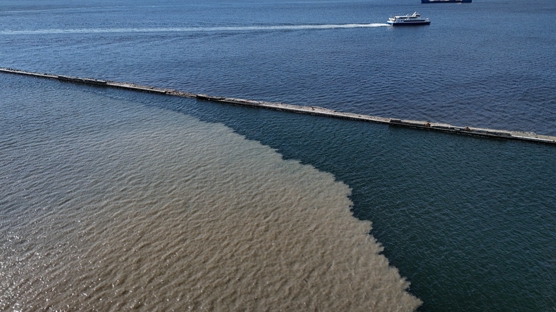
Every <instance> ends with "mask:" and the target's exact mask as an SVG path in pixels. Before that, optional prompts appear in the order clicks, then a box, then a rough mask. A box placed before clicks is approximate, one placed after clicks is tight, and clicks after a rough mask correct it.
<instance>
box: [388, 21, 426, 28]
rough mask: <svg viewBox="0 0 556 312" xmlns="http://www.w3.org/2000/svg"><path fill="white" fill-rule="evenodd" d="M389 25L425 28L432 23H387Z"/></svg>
mask: <svg viewBox="0 0 556 312" xmlns="http://www.w3.org/2000/svg"><path fill="white" fill-rule="evenodd" d="M387 23H388V24H390V25H392V26H396V27H397V26H424V25H429V24H430V23H431V22H428V21H427V22H413V23H411V22H406V23H392V22H387Z"/></svg>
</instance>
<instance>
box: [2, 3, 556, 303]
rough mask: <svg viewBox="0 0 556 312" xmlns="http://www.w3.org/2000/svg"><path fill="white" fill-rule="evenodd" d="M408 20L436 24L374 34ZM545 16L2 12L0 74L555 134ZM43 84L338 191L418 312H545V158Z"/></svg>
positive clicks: (511, 7) (121, 6)
mask: <svg viewBox="0 0 556 312" xmlns="http://www.w3.org/2000/svg"><path fill="white" fill-rule="evenodd" d="M413 11H418V12H419V13H421V14H422V15H423V16H426V17H429V18H430V19H431V21H432V23H431V25H430V26H426V27H416V28H402V29H399V28H393V27H389V26H386V25H384V22H385V21H386V19H387V18H388V16H390V15H395V14H396V15H397V14H406V13H412V12H413ZM555 16H556V2H554V1H553V0H536V1H528V2H518V1H508V0H492V1H487V0H484V1H480V0H475V1H474V2H473V3H472V4H429V5H421V4H420V3H419V1H415V0H411V1H409V0H403V1H386V0H377V1H316V0H309V1H288V2H280V1H270V0H267V1H177V0H175V1H161V2H158V1H119V2H113V1H104V0H103V1H88V2H87V3H82V2H77V1H25V2H21V1H2V3H0V25H1V26H0V66H2V67H14V68H18V69H24V70H29V71H37V72H49V73H56V74H65V75H74V76H85V77H94V78H100V79H108V80H117V81H127V82H135V83H141V84H148V85H154V86H158V87H172V88H177V89H180V90H183V91H189V92H196V93H208V94H212V95H223V96H230V97H241V98H248V99H257V100H270V101H280V102H285V103H289V104H299V105H318V106H323V107H328V108H332V109H336V110H340V111H349V112H357V113H365V114H371V115H378V116H384V117H397V118H407V119H417V120H429V121H438V122H448V123H452V124H456V125H470V126H484V127H490V128H497V129H509V130H523V131H535V132H537V133H542V134H551V135H556V88H555V87H554V86H556V74H555V73H554V71H553V70H552V69H553V68H556V54H555V53H554V47H556V26H554V23H553V20H554V17H555ZM351 24H353V25H352V26H349V27H347V26H346V25H351ZM338 25H340V26H338ZM22 79H27V80H29V81H31V80H32V79H28V78H21V77H12V76H9V75H0V84H1V85H2V87H6V86H7V87H17V85H18V84H19V83H21V82H20V80H22ZM14 81H18V82H14ZM29 83H35V82H29ZM49 83H55V84H59V87H60V90H61V92H63V89H64V88H73V87H75V88H84V89H87V90H89V91H90V92H93V93H102V94H105V95H107V96H113V97H124V98H131V99H133V100H134V101H138V102H141V103H145V104H146V105H155V106H158V107H163V108H167V109H171V110H175V111H179V112H183V113H185V114H190V115H193V116H196V117H198V118H200V119H201V120H204V121H209V122H220V123H224V124H226V125H227V126H229V127H231V128H233V129H234V130H235V131H237V132H238V133H240V134H243V135H245V136H246V137H247V138H249V139H253V140H257V141H260V142H261V143H263V144H266V145H269V146H271V147H272V148H275V149H277V151H278V152H279V153H281V154H282V155H284V157H285V158H291V159H299V160H301V161H302V162H303V163H306V164H311V165H313V166H315V167H316V168H318V169H319V170H323V171H327V172H330V173H332V174H334V175H335V176H336V178H337V179H338V180H341V181H343V182H345V183H346V184H348V185H349V186H350V187H351V188H352V189H353V194H352V200H353V202H354V207H353V213H354V215H355V216H356V217H357V218H360V219H364V220H370V221H372V222H373V230H372V232H371V234H372V235H373V236H374V237H375V238H377V240H378V241H379V242H380V243H381V244H383V245H384V247H385V250H384V254H385V255H386V257H387V258H388V259H389V261H390V263H391V265H392V266H394V267H396V268H398V269H399V270H400V273H401V275H402V276H404V277H406V278H407V279H408V280H409V281H410V282H411V287H410V292H411V293H413V294H415V295H416V296H417V297H419V298H420V299H421V300H423V302H424V304H423V306H422V307H421V310H422V311H553V310H554V309H556V299H555V298H556V244H555V243H554V242H555V241H556V227H555V226H556V195H555V194H556V184H555V183H554V177H556V149H555V148H554V147H552V146H548V145H537V144H529V143H522V142H510V141H504V140H490V139H481V138H474V137H460V136H454V135H446V134H439V133H432V132H421V131H415V130H409V129H403V128H396V127H388V126H384V125H374V124H368V123H362V122H352V121H343V120H335V119H329V118H320V117H314V116H302V115H296V114H287V113H280V112H273V111H265V110H257V109H250V108H241V107H233V106H225V105H219V104H212V103H207V102H197V101H194V100H189V99H179V98H171V97H161V96H154V95H148V94H141V93H132V92H125V91H118V90H105V89H102V88H90V87H83V86H71V85H69V84H64V83H57V82H49ZM0 126H1V125H0Z"/></svg>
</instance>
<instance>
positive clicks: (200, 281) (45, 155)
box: [0, 78, 420, 311]
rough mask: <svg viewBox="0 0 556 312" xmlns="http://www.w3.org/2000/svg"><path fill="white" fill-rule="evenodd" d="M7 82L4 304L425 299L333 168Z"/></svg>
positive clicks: (103, 306) (386, 302) (217, 305)
mask: <svg viewBox="0 0 556 312" xmlns="http://www.w3.org/2000/svg"><path fill="white" fill-rule="evenodd" d="M7 80H8V81H7V84H9V88H3V90H2V91H1V92H2V94H1V95H2V98H3V99H4V100H3V101H2V103H1V104H0V105H1V106H2V111H4V112H6V113H5V114H3V115H2V116H1V117H0V124H1V125H2V128H3V129H4V130H3V132H2V136H1V139H0V150H2V157H1V159H0V169H1V170H0V172H1V174H2V177H1V178H2V181H3V187H2V188H1V189H0V198H2V202H1V207H2V216H3V217H2V219H1V220H2V221H1V222H0V233H1V235H0V248H1V251H2V252H0V257H1V258H0V266H1V268H2V269H1V271H0V272H1V273H0V274H1V276H2V278H1V283H0V309H2V310H4V309H14V310H18V309H25V310H39V309H53V310H78V309H84V310H95V309H98V310H122V309H125V308H139V309H143V310H149V311H151V310H160V311H169V310H171V309H176V310H180V311H183V310H187V309H189V310H200V309H208V310H226V311H228V310H262V309H268V310H279V309H283V310H290V311H298V310H301V309H311V310H331V311H352V310H362V311H363V310H364V311H369V310H375V311H390V310H395V311H401V310H413V309H415V308H416V307H417V306H418V305H419V303H420V301H419V300H418V299H417V298H415V297H413V296H411V295H409V294H408V293H407V292H406V291H405V289H406V288H407V286H408V283H407V282H405V281H404V279H402V278H401V277H400V275H399V274H398V271H397V270H396V269H395V268H392V267H389V265H388V261H387V259H386V258H385V257H384V256H383V255H380V254H379V253H380V252H381V247H380V245H379V244H377V242H376V241H375V240H374V239H373V238H372V237H371V236H369V235H368V233H369V231H370V228H371V225H370V223H369V222H362V221H358V220H357V219H355V218H353V216H352V214H351V212H350V205H351V201H350V200H349V198H348V195H349V194H350V188H349V187H348V186H347V185H345V184H343V183H341V182H338V181H335V179H334V176H332V175H331V174H328V173H325V172H320V171H318V170H316V169H314V168H313V167H311V166H308V165H302V164H300V163H299V162H297V161H291V160H288V161H285V160H283V159H282V157H281V155H280V154H278V153H276V152H275V151H273V150H272V149H270V148H269V147H267V146H263V145H261V144H260V143H258V142H255V141H249V140H246V139H245V138H244V137H242V136H240V135H238V134H236V133H234V132H233V131H232V130H231V129H229V128H227V127H225V126H223V125H221V124H210V123H204V122H201V121H199V120H197V119H195V118H192V117H189V116H186V115H182V114H179V113H174V112H170V111H164V110H161V109H158V108H152V107H145V106H142V105H140V104H137V103H133V102H129V101H126V100H125V99H114V98H107V97H104V96H100V95H94V94H88V93H84V92H81V91H79V90H78V89H77V88H75V87H67V86H66V88H64V87H63V86H62V85H60V84H58V83H56V82H41V83H43V85H39V82H36V81H33V82H32V83H31V85H29V86H23V83H22V81H25V83H29V81H32V80H30V79H22V78H17V79H12V78H10V79H7ZM37 94H40V96H37Z"/></svg>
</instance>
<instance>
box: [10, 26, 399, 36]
mask: <svg viewBox="0 0 556 312" xmlns="http://www.w3.org/2000/svg"><path fill="white" fill-rule="evenodd" d="M384 26H389V25H388V24H385V23H370V24H327V25H271V26H240V27H233V26H223V27H167V28H164V27H162V28H83V29H33V30H3V31H0V35H49V34H104V33H153V32H154V33H162V32H164V33H167V32H177V33H180V32H219V31H232V32H236V31H237V32H239V31H264V30H319V29H353V28H374V27H384Z"/></svg>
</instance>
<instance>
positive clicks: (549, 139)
mask: <svg viewBox="0 0 556 312" xmlns="http://www.w3.org/2000/svg"><path fill="white" fill-rule="evenodd" d="M0 72H2V73H7V74H16V75H25V76H32V77H38V78H48V79H56V80H59V81H65V82H72V83H80V84H86V85H94V86H103V87H110V88H120V89H126V90H132V91H141V92H150V93H158V94H164V95H171V96H178V97H186V98H195V99H198V100H203V101H210V102H218V103H224V104H233V105H241V106H250V107H258V108H265V109H272V110H278V111H285V112H292V113H299V114H309V115H316V116H325V117H333V118H341V119H350V120H357V121H367V122H374V123H380V124H387V125H392V126H401V127H407V128H415V129H424V130H433V131H438V132H445V133H453V134H462V135H472V136H480V137H490V138H500V139H508V140H519V141H529V142H536V143H544V144H553V145H556V137H555V136H548V135H540V134H536V133H534V132H520V131H508V130H496V129H488V128H477V127H460V126H454V125H450V124H445V123H437V122H428V121H417V120H405V119H403V120H402V119H394V118H385V117H378V116H369V115H363V114H355V113H345V112H338V111H335V110H331V109H327V108H323V107H318V106H300V105H291V104H284V103H279V102H265V101H253V100H245V99H236V98H227V97H218V96H211V95H207V94H196V93H190V92H183V91H178V90H175V89H165V88H157V87H151V86H143V85H137V84H134V83H126V82H116V81H107V80H99V79H92V78H80V77H72V76H63V75H54V74H47V73H35V72H28V71H23V70H17V69H12V68H1V67H0Z"/></svg>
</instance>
